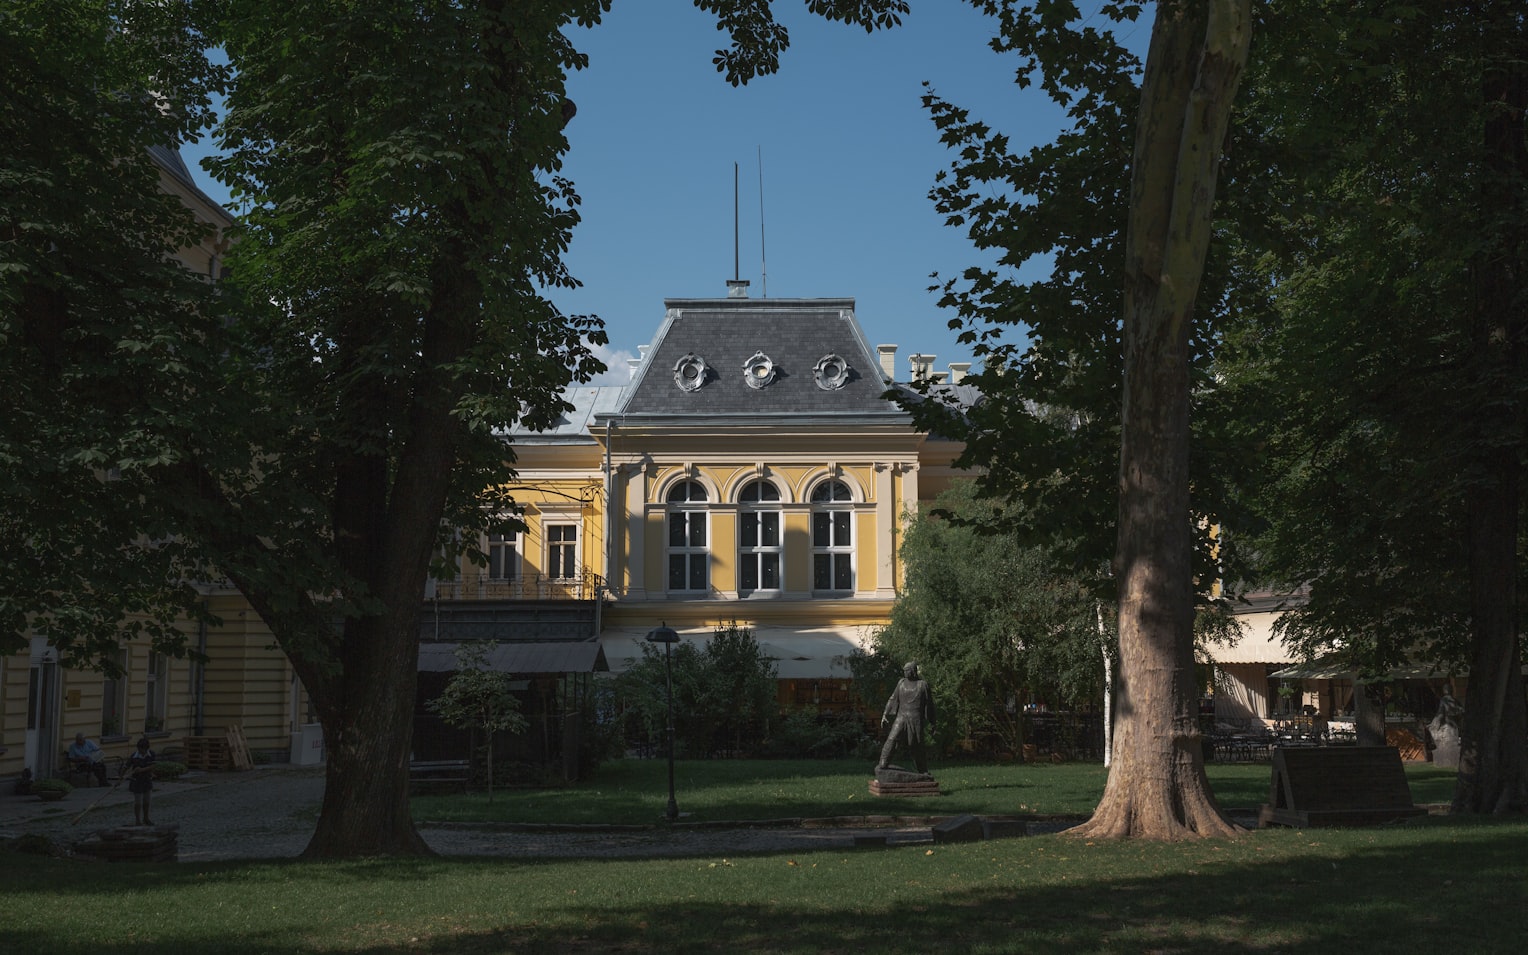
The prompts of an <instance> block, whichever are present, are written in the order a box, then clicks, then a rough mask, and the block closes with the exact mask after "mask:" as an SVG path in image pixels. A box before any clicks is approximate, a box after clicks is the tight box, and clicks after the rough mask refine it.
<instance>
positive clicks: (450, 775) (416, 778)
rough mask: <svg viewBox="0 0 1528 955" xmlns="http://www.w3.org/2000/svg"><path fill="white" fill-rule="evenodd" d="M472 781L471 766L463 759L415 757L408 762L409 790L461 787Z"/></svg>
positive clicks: (465, 786) (465, 787)
mask: <svg viewBox="0 0 1528 955" xmlns="http://www.w3.org/2000/svg"><path fill="white" fill-rule="evenodd" d="M470 782H472V766H471V764H470V763H468V762H467V760H465V759H416V760H413V761H411V762H410V763H409V791H410V792H414V791H422V790H424V789H428V788H432V787H437V786H451V787H456V786H460V787H462V792H466V791H467V784H468V783H470Z"/></svg>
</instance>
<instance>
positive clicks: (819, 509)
mask: <svg viewBox="0 0 1528 955" xmlns="http://www.w3.org/2000/svg"><path fill="white" fill-rule="evenodd" d="M808 500H809V501H810V502H811V508H812V510H811V517H812V526H811V542H812V592H813V593H814V594H824V595H842V594H852V593H854V588H855V577H856V573H855V565H854V492H853V491H852V490H851V489H850V488H849V485H848V484H847V483H845V482H844V481H842V480H840V479H838V478H828V479H827V480H825V481H822V482H821V483H819V484H818V485H817V486H816V487H814V488H813V489H812V493H811V495H810V496H809V498H808ZM824 530H825V531H826V534H823V533H822V531H824ZM824 567H826V568H827V577H826V584H827V585H826V586H822V584H823V583H824V580H825V579H824V577H823V576H822V569H823V568H824ZM845 578H847V579H845ZM840 583H843V584H844V586H840Z"/></svg>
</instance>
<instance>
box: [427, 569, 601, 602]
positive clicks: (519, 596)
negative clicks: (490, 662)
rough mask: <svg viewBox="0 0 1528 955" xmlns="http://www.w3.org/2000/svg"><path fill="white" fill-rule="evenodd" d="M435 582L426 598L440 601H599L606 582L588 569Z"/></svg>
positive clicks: (468, 577) (483, 575)
mask: <svg viewBox="0 0 1528 955" xmlns="http://www.w3.org/2000/svg"><path fill="white" fill-rule="evenodd" d="M431 583H432V584H433V587H434V593H430V592H429V591H428V590H427V591H426V593H425V596H426V597H432V596H433V597H435V598H436V599H438V600H598V599H599V598H600V596H601V595H602V594H604V592H605V579H604V578H603V577H601V576H600V575H599V574H596V573H594V572H593V571H587V570H586V571H584V572H583V573H582V574H580V575H579V576H577V577H547V576H545V575H544V574H520V575H518V576H515V577H490V576H488V575H487V574H463V575H462V576H460V577H457V578H456V579H455V580H436V581H432V582H431Z"/></svg>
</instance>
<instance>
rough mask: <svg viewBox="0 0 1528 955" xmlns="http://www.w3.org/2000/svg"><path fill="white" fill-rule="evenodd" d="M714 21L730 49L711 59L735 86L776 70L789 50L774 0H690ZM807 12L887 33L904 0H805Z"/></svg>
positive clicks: (901, 11)
mask: <svg viewBox="0 0 1528 955" xmlns="http://www.w3.org/2000/svg"><path fill="white" fill-rule="evenodd" d="M694 2H695V6H696V7H698V8H699V9H701V10H704V11H706V12H707V13H710V14H714V15H715V17H716V28H717V29H718V30H722V31H725V32H726V33H727V34H728V36H729V37H730V38H731V40H732V45H731V46H730V47H728V48H727V49H725V50H717V51H716V56H715V58H714V59H713V60H712V61H711V62H712V63H714V64H715V65H716V69H717V72H719V73H721V74H722V75H723V76H725V77H726V78H727V82H729V83H731V84H732V85H733V86H741V85H743V84H745V83H747V82H748V81H749V80H752V79H755V78H756V77H760V76H768V75H769V74H771V73H774V72H777V71H778V70H779V69H780V54H781V53H783V52H785V50H786V48H787V47H789V46H790V32H789V31H788V30H786V28H785V27H784V26H783V25H782V24H781V23H780V22H779V21H777V20H776V19H775V15H774V9H773V2H774V0H694ZM806 6H807V9H808V10H810V11H811V12H812V13H814V14H817V15H818V16H821V17H824V18H826V19H828V20H836V21H840V22H843V23H848V24H854V25H856V26H860V27H863V28H864V30H865V32H866V33H871V32H874V31H875V30H877V29H889V28H891V27H894V26H897V25H898V24H900V23H901V22H902V17H904V16H906V15H907V12H908V4H907V0H807V2H806Z"/></svg>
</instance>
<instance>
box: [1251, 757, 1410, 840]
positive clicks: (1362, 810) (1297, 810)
mask: <svg viewBox="0 0 1528 955" xmlns="http://www.w3.org/2000/svg"><path fill="white" fill-rule="evenodd" d="M1426 813H1427V810H1425V809H1420V808H1418V807H1417V806H1415V805H1413V804H1412V801H1411V788H1410V787H1409V786H1408V785H1407V784H1406V771H1405V770H1404V769H1403V768H1402V767H1401V754H1400V752H1399V751H1398V750H1396V749H1395V748H1394V747H1392V746H1340V747H1302V748H1298V749H1286V748H1285V747H1282V746H1279V747H1275V748H1274V750H1273V786H1272V789H1271V791H1270V792H1269V794H1268V804H1267V805H1265V806H1263V808H1262V811H1261V812H1259V813H1258V825H1259V826H1295V827H1298V828H1302V829H1316V828H1322V827H1327V826H1366V825H1374V824H1377V823H1383V822H1394V821H1396V820H1398V819H1409V818H1411V817H1413V816H1421V815H1426Z"/></svg>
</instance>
